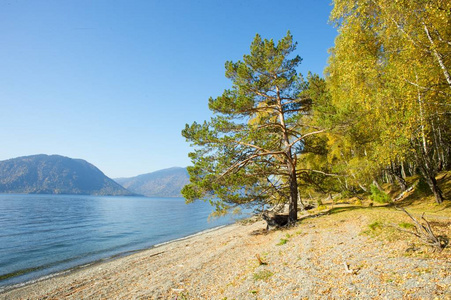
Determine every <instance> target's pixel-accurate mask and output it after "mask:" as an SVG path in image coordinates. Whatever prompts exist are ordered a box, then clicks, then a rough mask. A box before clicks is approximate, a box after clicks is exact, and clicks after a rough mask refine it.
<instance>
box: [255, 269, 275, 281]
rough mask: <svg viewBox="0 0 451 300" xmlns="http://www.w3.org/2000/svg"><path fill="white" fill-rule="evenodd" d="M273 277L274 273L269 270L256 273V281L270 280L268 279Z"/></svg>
mask: <svg viewBox="0 0 451 300" xmlns="http://www.w3.org/2000/svg"><path fill="white" fill-rule="evenodd" d="M272 275H274V273H273V272H271V271H268V270H263V271H260V272H257V273H254V280H255V281H257V280H268V278H270V277H271V276H272Z"/></svg>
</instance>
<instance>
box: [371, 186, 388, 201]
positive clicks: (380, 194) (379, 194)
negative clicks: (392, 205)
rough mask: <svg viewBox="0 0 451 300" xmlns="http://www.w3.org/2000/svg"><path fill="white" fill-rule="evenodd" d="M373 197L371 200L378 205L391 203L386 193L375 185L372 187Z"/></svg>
mask: <svg viewBox="0 0 451 300" xmlns="http://www.w3.org/2000/svg"><path fill="white" fill-rule="evenodd" d="M370 189H371V196H370V198H371V199H372V200H373V201H375V202H377V203H389V202H391V199H390V196H389V195H387V193H385V192H384V191H381V190H380V189H378V188H377V186H375V185H374V184H372V185H371V186H370Z"/></svg>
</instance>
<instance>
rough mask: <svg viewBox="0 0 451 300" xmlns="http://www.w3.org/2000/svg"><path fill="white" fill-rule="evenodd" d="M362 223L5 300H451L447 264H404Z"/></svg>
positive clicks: (198, 246) (115, 263)
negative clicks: (370, 233)
mask: <svg viewBox="0 0 451 300" xmlns="http://www.w3.org/2000/svg"><path fill="white" fill-rule="evenodd" d="M365 222H366V220H365V216H362V217H361V218H357V219H355V218H351V219H349V218H347V217H346V216H345V215H343V217H339V218H333V219H331V220H329V221H327V224H324V222H323V223H321V224H319V223H318V221H317V219H311V220H309V221H308V222H300V223H299V224H298V225H297V226H294V227H291V228H288V229H284V230H273V231H269V232H265V228H266V223H265V222H263V221H255V222H249V223H247V224H239V223H237V224H233V225H229V226H226V227H222V228H219V229H216V230H212V231H209V232H204V233H202V234H199V235H195V236H192V237H189V238H187V239H183V240H178V241H174V242H171V243H168V244H164V245H161V246H158V247H155V248H152V249H149V250H144V251H141V252H138V253H135V254H132V255H129V256H126V257H121V258H117V259H115V260H111V261H107V262H103V263H97V264H94V265H91V266H89V267H85V268H81V269H78V270H76V271H72V272H69V273H67V274H63V275H60V276H55V277H53V278H48V279H45V280H41V281H38V282H35V283H33V284H28V285H25V286H23V287H19V288H14V289H12V290H8V291H6V292H3V293H1V294H0V299H356V298H359V299H451V262H450V261H449V259H448V258H447V257H448V256H446V255H444V256H434V255H432V256H431V257H428V258H425V257H424V256H422V257H415V256H405V255H403V253H404V251H405V248H406V246H408V244H407V242H405V241H395V242H390V243H387V242H386V241H382V240H378V239H375V238H371V237H369V236H367V235H364V234H362V224H365Z"/></svg>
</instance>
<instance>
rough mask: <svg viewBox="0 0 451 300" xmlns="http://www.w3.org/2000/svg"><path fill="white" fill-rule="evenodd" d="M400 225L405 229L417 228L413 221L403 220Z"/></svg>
mask: <svg viewBox="0 0 451 300" xmlns="http://www.w3.org/2000/svg"><path fill="white" fill-rule="evenodd" d="M398 225H399V227H401V228H404V229H412V228H415V225H413V224H412V223H408V222H401V223H399V224H398Z"/></svg>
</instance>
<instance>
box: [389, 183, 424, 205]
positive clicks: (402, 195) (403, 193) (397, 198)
mask: <svg viewBox="0 0 451 300" xmlns="http://www.w3.org/2000/svg"><path fill="white" fill-rule="evenodd" d="M417 184H418V182H416V183H414V184H412V186H411V187H409V188H408V189H407V190H405V191H404V192H402V193H401V194H399V195H398V197H396V198H395V199H393V202H396V201H399V200H401V199H402V198H404V195H405V194H407V193H408V192H410V191H412V190H413V189H414V188H415V187H416V186H417Z"/></svg>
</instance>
